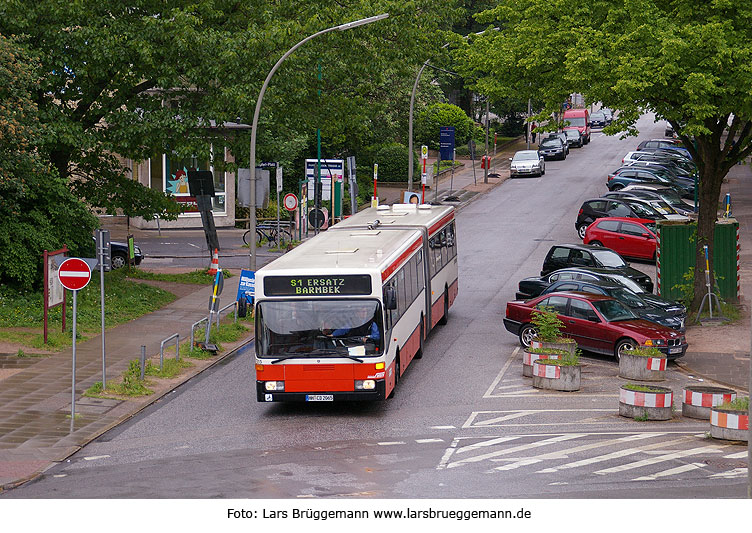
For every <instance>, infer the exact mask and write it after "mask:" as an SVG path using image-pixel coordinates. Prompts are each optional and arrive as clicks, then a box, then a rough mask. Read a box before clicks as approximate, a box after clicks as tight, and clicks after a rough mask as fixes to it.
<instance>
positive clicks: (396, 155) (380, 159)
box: [371, 143, 420, 182]
mask: <svg viewBox="0 0 752 533" xmlns="http://www.w3.org/2000/svg"><path fill="white" fill-rule="evenodd" d="M409 161H410V157H409V151H408V149H407V146H405V145H404V144H399V143H391V144H387V145H385V146H383V147H382V148H381V149H379V150H378V152H376V155H375V158H374V162H375V163H378V165H379V181H384V182H406V181H407V174H408V172H407V170H408V168H409ZM419 161H420V158H419V157H418V156H417V155H414V157H413V176H420V166H419V164H418V163H419ZM371 168H373V166H371Z"/></svg>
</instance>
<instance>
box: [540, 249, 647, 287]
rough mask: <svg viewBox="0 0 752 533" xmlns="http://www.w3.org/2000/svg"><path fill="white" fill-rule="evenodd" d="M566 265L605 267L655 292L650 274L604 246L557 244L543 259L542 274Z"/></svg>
mask: <svg viewBox="0 0 752 533" xmlns="http://www.w3.org/2000/svg"><path fill="white" fill-rule="evenodd" d="M566 267H596V268H605V269H608V270H611V271H613V272H614V273H619V274H623V275H625V276H626V277H628V278H630V279H632V280H634V281H635V282H636V283H639V284H640V285H642V287H643V288H644V289H645V290H646V291H647V292H653V280H651V279H650V276H648V275H647V274H644V273H643V272H640V271H639V270H637V269H635V268H632V267H631V266H629V265H628V264H627V262H626V261H624V258H622V256H620V255H619V254H617V253H616V252H614V251H613V250H609V249H608V248H604V247H603V246H591V245H587V244H555V245H554V246H552V247H551V249H550V250H549V251H548V254H547V255H546V258H545V259H544V260H543V268H542V269H541V273H540V275H541V276H545V275H546V274H549V273H551V272H553V271H554V270H559V269H561V268H566Z"/></svg>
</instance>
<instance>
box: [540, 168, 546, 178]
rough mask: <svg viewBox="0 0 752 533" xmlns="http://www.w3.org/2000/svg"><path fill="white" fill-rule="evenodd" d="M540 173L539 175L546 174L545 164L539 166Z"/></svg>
mask: <svg viewBox="0 0 752 533" xmlns="http://www.w3.org/2000/svg"><path fill="white" fill-rule="evenodd" d="M540 175H541V176H545V175H546V165H543V166H542V167H541V174H540Z"/></svg>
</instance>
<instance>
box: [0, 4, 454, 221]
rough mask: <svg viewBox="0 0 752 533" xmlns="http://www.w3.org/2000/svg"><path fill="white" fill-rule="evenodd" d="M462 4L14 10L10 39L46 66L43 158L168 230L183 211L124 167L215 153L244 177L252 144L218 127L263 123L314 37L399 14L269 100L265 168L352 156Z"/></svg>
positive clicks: (326, 39)
mask: <svg viewBox="0 0 752 533" xmlns="http://www.w3.org/2000/svg"><path fill="white" fill-rule="evenodd" d="M454 4H455V1H454V0H453V1H451V2H448V3H447V2H444V1H442V0H414V1H410V2H403V1H397V0H380V1H377V2H373V1H367V0H348V1H346V2H341V1H334V0H309V1H297V0H282V1H278V2H269V1H266V0H245V1H241V0H133V1H129V2H122V1H120V0H39V1H36V2H33V3H29V2H26V1H24V0H5V1H4V2H3V3H2V4H1V5H0V33H2V34H5V35H16V36H17V37H18V39H19V41H20V42H21V43H23V44H24V45H25V46H26V47H27V48H28V49H30V50H31V51H32V52H33V53H34V54H36V55H37V56H38V57H39V60H40V62H41V65H42V72H43V73H44V75H43V77H42V79H41V81H40V83H39V86H38V90H37V91H36V93H35V94H34V100H35V103H36V104H37V106H38V108H39V111H40V118H41V120H42V122H43V123H45V124H46V125H47V126H48V127H47V129H46V130H45V135H44V136H43V138H42V139H41V142H40V145H39V150H40V153H42V154H43V156H44V157H46V158H47V159H48V160H49V161H50V162H51V163H52V164H53V165H54V167H55V168H56V169H57V171H58V173H59V174H60V176H62V177H63V178H65V179H68V180H69V181H70V182H71V184H72V186H73V189H74V191H75V192H76V193H77V194H78V195H79V196H80V197H81V198H83V199H85V200H86V201H87V202H88V203H89V204H91V205H93V206H97V207H103V208H106V209H108V210H110V211H111V210H113V209H115V208H119V209H124V210H126V212H128V213H130V214H137V215H141V216H146V217H149V216H151V215H155V214H157V215H160V216H163V217H166V218H169V217H174V216H175V214H176V212H177V211H176V206H175V204H174V203H172V202H170V201H169V200H168V199H167V198H166V197H164V195H162V194H161V193H160V192H159V191H154V190H149V189H148V188H145V187H139V186H137V185H136V184H135V183H134V182H133V181H131V180H129V178H128V174H127V173H125V172H123V171H122V168H121V167H120V164H119V163H118V161H117V160H116V158H115V157H114V156H113V154H118V155H120V156H123V157H125V158H129V159H132V160H135V161H138V160H142V159H145V158H147V157H152V156H155V155H157V154H161V153H164V152H168V153H169V152H171V151H175V152H177V154H178V156H180V157H184V156H189V155H196V156H198V157H199V159H201V160H206V159H209V158H210V156H211V153H210V145H211V144H212V143H214V145H215V147H216V145H217V144H220V145H225V146H229V147H230V149H231V150H232V151H233V152H234V153H235V155H236V156H237V160H238V161H240V162H241V164H242V162H243V161H247V160H248V159H247V157H248V135H247V133H246V134H245V135H240V136H233V137H226V136H225V132H224V131H223V130H222V129H221V128H213V127H208V126H211V125H212V124H223V123H226V122H235V121H238V120H239V121H241V122H245V123H247V124H250V122H251V117H252V115H253V108H254V105H255V101H256V98H257V96H258V93H259V89H260V87H261V83H262V82H263V80H264V78H265V77H266V75H267V73H268V72H269V70H270V69H271V67H272V66H273V65H274V63H275V62H276V61H277V60H278V59H279V58H280V57H281V55H282V54H283V53H284V52H285V51H287V50H288V49H289V48H290V47H291V46H292V45H294V44H295V43H297V42H298V41H300V40H301V39H302V38H304V37H306V36H308V35H311V34H313V33H316V32H317V31H319V30H321V29H324V28H328V27H331V26H336V25H339V24H342V23H344V22H349V21H353V20H358V19H361V18H365V17H367V16H372V15H375V14H379V13H382V12H388V13H389V14H390V17H389V19H387V20H385V21H380V22H378V23H375V24H372V25H368V26H363V27H359V28H355V29H351V30H348V31H344V32H332V33H329V34H326V35H324V36H321V37H320V38H317V39H314V40H313V41H311V42H310V43H307V44H306V45H305V46H304V47H302V48H300V49H299V50H298V51H296V53H295V54H293V56H291V57H290V58H289V59H288V60H287V61H285V64H284V65H283V66H282V68H281V69H280V70H279V71H278V73H277V74H276V75H275V77H274V79H273V80H272V84H271V85H270V87H269V90H268V92H267V94H266V96H265V99H264V103H263V109H262V116H261V122H260V127H259V137H258V148H257V149H258V154H259V159H260V160H277V161H283V162H285V161H290V160H291V159H293V158H294V157H295V156H296V155H297V154H296V153H295V152H298V153H299V152H300V151H301V150H302V149H303V148H304V147H305V146H306V145H307V143H306V141H307V140H310V137H311V133H312V132H313V133H314V134H315V130H316V129H317V128H321V129H322V136H323V137H324V138H325V139H327V140H328V141H329V142H332V143H334V145H336V146H338V147H340V149H341V147H342V146H346V145H347V143H348V141H347V139H348V138H355V139H358V138H359V136H360V137H368V135H367V133H369V132H373V131H381V130H383V129H384V128H379V126H381V125H383V124H384V122H383V121H382V120H381V117H385V116H386V117H389V116H392V115H393V114H394V112H395V110H396V109H397V108H398V107H397V104H398V102H400V99H398V97H400V96H401V95H399V94H395V92H394V88H395V86H397V87H399V86H400V84H398V83H396V82H397V81H401V80H403V79H412V73H413V71H414V68H415V65H417V64H419V63H420V62H421V61H423V60H425V58H426V56H427V55H429V54H431V53H432V51H433V50H435V49H437V48H438V47H439V45H440V43H436V42H435V41H436V38H435V35H436V32H438V31H439V30H440V29H441V28H442V27H444V28H448V27H449V22H448V21H449V20H450V19H451V17H452V16H454V14H455V13H456V12H455V10H454ZM319 68H320V71H321V73H322V75H321V76H320V78H321V79H319V75H318V73H319ZM405 86H407V84H405ZM319 91H320V94H319ZM387 131H389V132H390V133H394V130H393V129H388V130H387ZM356 144H357V143H356ZM215 151H216V148H215ZM219 152H220V153H221V151H219ZM216 163H219V164H220V165H221V163H222V162H221V161H217V162H216Z"/></svg>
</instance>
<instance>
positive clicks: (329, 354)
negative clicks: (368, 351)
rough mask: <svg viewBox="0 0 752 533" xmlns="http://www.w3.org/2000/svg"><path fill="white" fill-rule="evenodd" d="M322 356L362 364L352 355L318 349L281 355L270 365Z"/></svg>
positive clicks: (360, 360)
mask: <svg viewBox="0 0 752 533" xmlns="http://www.w3.org/2000/svg"><path fill="white" fill-rule="evenodd" d="M322 355H323V356H327V357H345V358H347V359H352V360H353V361H357V362H358V363H362V362H363V360H362V359H359V358H358V357H355V356H354V355H350V354H346V353H341V352H338V351H335V350H328V349H325V348H318V349H315V350H311V351H310V352H306V353H302V354H298V353H293V354H288V355H283V356H282V357H279V358H278V359H275V360H274V361H272V364H273V365H276V364H277V363H280V362H282V361H286V360H287V359H307V358H310V357H318V356H322Z"/></svg>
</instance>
